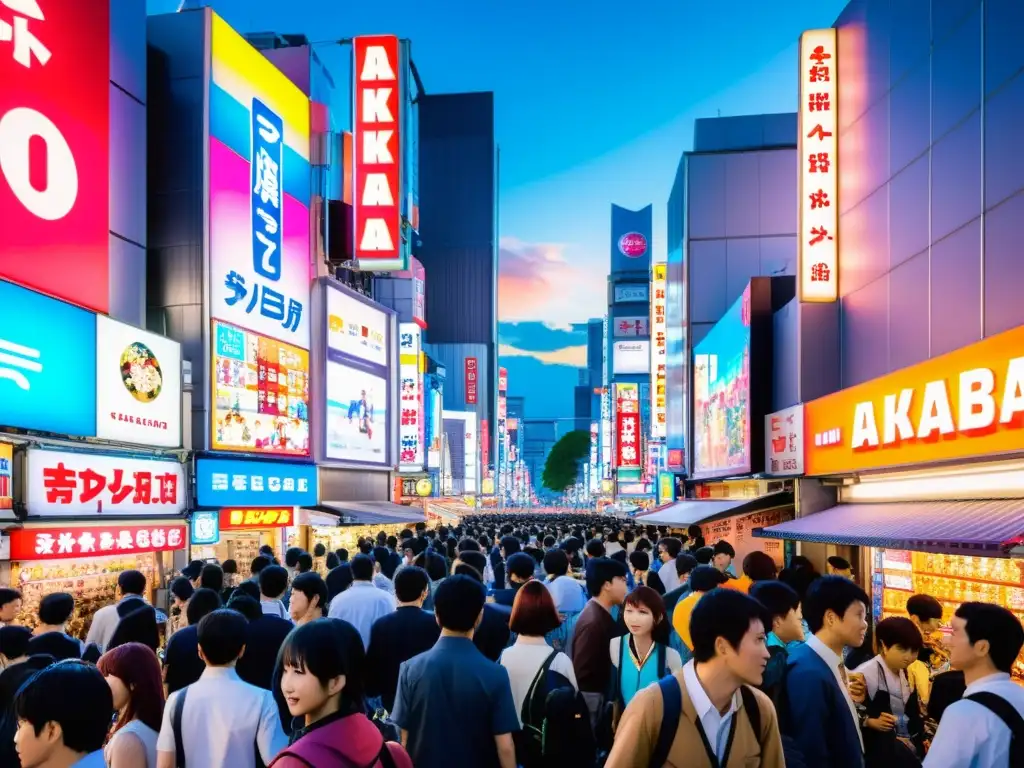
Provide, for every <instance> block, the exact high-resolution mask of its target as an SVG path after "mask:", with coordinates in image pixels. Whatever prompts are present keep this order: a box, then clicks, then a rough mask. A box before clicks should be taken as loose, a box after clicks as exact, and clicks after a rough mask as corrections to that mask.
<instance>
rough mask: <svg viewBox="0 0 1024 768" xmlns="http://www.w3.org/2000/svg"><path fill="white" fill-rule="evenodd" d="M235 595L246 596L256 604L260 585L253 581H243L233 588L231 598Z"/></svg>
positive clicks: (258, 598) (258, 599)
mask: <svg viewBox="0 0 1024 768" xmlns="http://www.w3.org/2000/svg"><path fill="white" fill-rule="evenodd" d="M237 594H243V595H248V596H249V597H251V598H252V599H253V600H255V601H256V602H257V603H258V602H259V601H260V585H259V584H257V583H256V582H255V581H248V580H247V581H243V582H242V583H241V584H239V585H238V586H237V587H235V591H234V592H233V593H232V596H234V595H237Z"/></svg>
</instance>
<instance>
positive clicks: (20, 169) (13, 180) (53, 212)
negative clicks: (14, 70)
mask: <svg viewBox="0 0 1024 768" xmlns="http://www.w3.org/2000/svg"><path fill="white" fill-rule="evenodd" d="M35 136H38V137H39V138H41V139H42V140H43V142H44V143H45V145H46V187H45V188H44V189H42V190H38V189H36V188H35V187H34V186H32V181H31V179H30V178H29V143H30V142H31V140H32V138H33V137H35ZM0 173H2V174H3V175H4V177H5V178H6V179H7V183H8V184H10V186H11V191H12V192H14V196H15V197H17V198H18V200H20V201H21V204H22V205H24V206H25V207H26V208H27V209H28V210H29V212H30V213H32V214H34V215H35V216H37V217H39V218H40V219H44V220H45V221H57V220H58V219H62V218H64V217H65V216H67V215H68V214H69V213H70V212H71V209H72V208H74V206H75V200H77V199H78V168H77V166H76V165H75V156H74V155H73V154H72V152H71V147H70V146H68V142H67V140H66V139H65V138H64V134H62V133H61V132H60V128H58V127H57V126H56V125H54V123H53V121H52V120H50V118H48V117H47V116H46V115H44V114H42V113H41V112H38V111H36V110H34V109H29V108H28V107H16V108H15V109H12V110H11V111H9V112H8V113H7V114H5V115H4V116H3V117H0Z"/></svg>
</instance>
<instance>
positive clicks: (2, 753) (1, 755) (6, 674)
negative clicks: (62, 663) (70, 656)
mask: <svg viewBox="0 0 1024 768" xmlns="http://www.w3.org/2000/svg"><path fill="white" fill-rule="evenodd" d="M55 661H56V659H54V658H53V656H30V657H29V658H27V659H25V661H22V662H19V663H17V664H13V665H12V666H10V667H8V668H7V669H5V670H4V671H3V672H0V765H2V766H4V768H18V766H20V765H21V759H20V758H19V757H18V751H17V749H16V748H15V746H14V734H15V732H16V731H17V730H18V715H17V713H15V711H14V694H16V693H17V692H18V689H19V688H20V687H21V686H22V684H23V683H24V682H25V681H27V680H28V679H29V678H30V677H32V675H34V674H35V673H36V672H38V671H39V670H41V669H45V668H46V667H48V666H50V665H51V664H53V663H54V662H55Z"/></svg>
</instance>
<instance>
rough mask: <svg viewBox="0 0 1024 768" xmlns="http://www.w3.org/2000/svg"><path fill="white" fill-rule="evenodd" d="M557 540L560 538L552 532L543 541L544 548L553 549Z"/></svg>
mask: <svg viewBox="0 0 1024 768" xmlns="http://www.w3.org/2000/svg"><path fill="white" fill-rule="evenodd" d="M557 541H558V539H556V538H555V537H554V536H552V535H551V534H548V535H547V536H545V537H544V541H543V542H542V543H543V544H544V548H545V549H551V548H552V547H553V546H555V544H556V543H557Z"/></svg>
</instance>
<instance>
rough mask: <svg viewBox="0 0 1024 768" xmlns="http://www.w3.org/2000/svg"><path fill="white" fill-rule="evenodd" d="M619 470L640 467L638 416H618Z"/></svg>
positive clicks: (631, 414)
mask: <svg viewBox="0 0 1024 768" xmlns="http://www.w3.org/2000/svg"><path fill="white" fill-rule="evenodd" d="M618 447H619V464H618V466H619V468H620V469H630V468H639V466H640V414H639V413H620V414H619V434H618Z"/></svg>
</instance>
